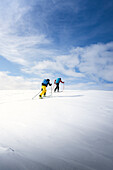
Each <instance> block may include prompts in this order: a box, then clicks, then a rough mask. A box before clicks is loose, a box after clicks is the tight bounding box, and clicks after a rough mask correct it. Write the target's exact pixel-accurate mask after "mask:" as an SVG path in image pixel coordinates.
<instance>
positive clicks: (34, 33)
mask: <svg viewBox="0 0 113 170" xmlns="http://www.w3.org/2000/svg"><path fill="white" fill-rule="evenodd" d="M27 4H28V3H23V2H22V1H21V0H20V1H19V0H12V1H11V2H10V1H8V0H5V1H3V2H0V55H1V56H3V57H4V58H6V59H7V60H9V61H11V62H15V63H18V64H21V65H25V66H26V65H28V64H29V63H30V62H31V60H32V61H33V59H35V60H36V59H37V60H38V59H39V58H40V56H42V58H43V57H46V56H47V55H51V54H53V52H52V51H51V50H47V49H46V48H45V49H44V48H43V47H41V48H40V47H39V46H40V45H47V44H49V43H50V40H48V39H47V38H46V35H44V34H42V33H39V30H38V28H37V30H36V28H35V27H34V26H33V25H32V23H30V21H29V12H30V10H32V6H30V4H29V5H27ZM27 15H28V16H27Z"/></svg>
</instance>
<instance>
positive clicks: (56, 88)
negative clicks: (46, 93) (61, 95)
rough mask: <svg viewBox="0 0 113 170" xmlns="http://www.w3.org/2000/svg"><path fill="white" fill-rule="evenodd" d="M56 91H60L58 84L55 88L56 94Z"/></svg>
mask: <svg viewBox="0 0 113 170" xmlns="http://www.w3.org/2000/svg"><path fill="white" fill-rule="evenodd" d="M56 90H57V91H59V83H56V87H55V89H54V92H55V91H56Z"/></svg>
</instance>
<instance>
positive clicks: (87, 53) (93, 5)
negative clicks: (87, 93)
mask: <svg viewBox="0 0 113 170" xmlns="http://www.w3.org/2000/svg"><path fill="white" fill-rule="evenodd" d="M57 77H62V80H64V81H65V86H66V88H67V89H103V90H113V0H109V1H107V0H100V1H99V0H95V1H91V0H84V1H83V0H30V1H28V0H11V1H10V0H4V1H2V0H0V89H37V88H39V87H40V84H41V82H42V80H43V79H44V78H50V79H51V81H52V82H53V81H54V79H55V78H57Z"/></svg>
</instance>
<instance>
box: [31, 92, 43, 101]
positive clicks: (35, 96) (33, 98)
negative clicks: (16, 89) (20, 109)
mask: <svg viewBox="0 0 113 170" xmlns="http://www.w3.org/2000/svg"><path fill="white" fill-rule="evenodd" d="M40 92H41V90H40V91H39V92H38V93H37V94H36V95H35V96H34V97H32V99H34V98H35V97H36V96H37V95H38V94H39V93H40Z"/></svg>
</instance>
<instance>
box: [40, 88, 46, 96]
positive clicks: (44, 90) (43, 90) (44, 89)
mask: <svg viewBox="0 0 113 170" xmlns="http://www.w3.org/2000/svg"><path fill="white" fill-rule="evenodd" d="M44 93H46V86H42V92H41V93H40V95H39V96H40V97H42V95H43V94H44Z"/></svg>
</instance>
